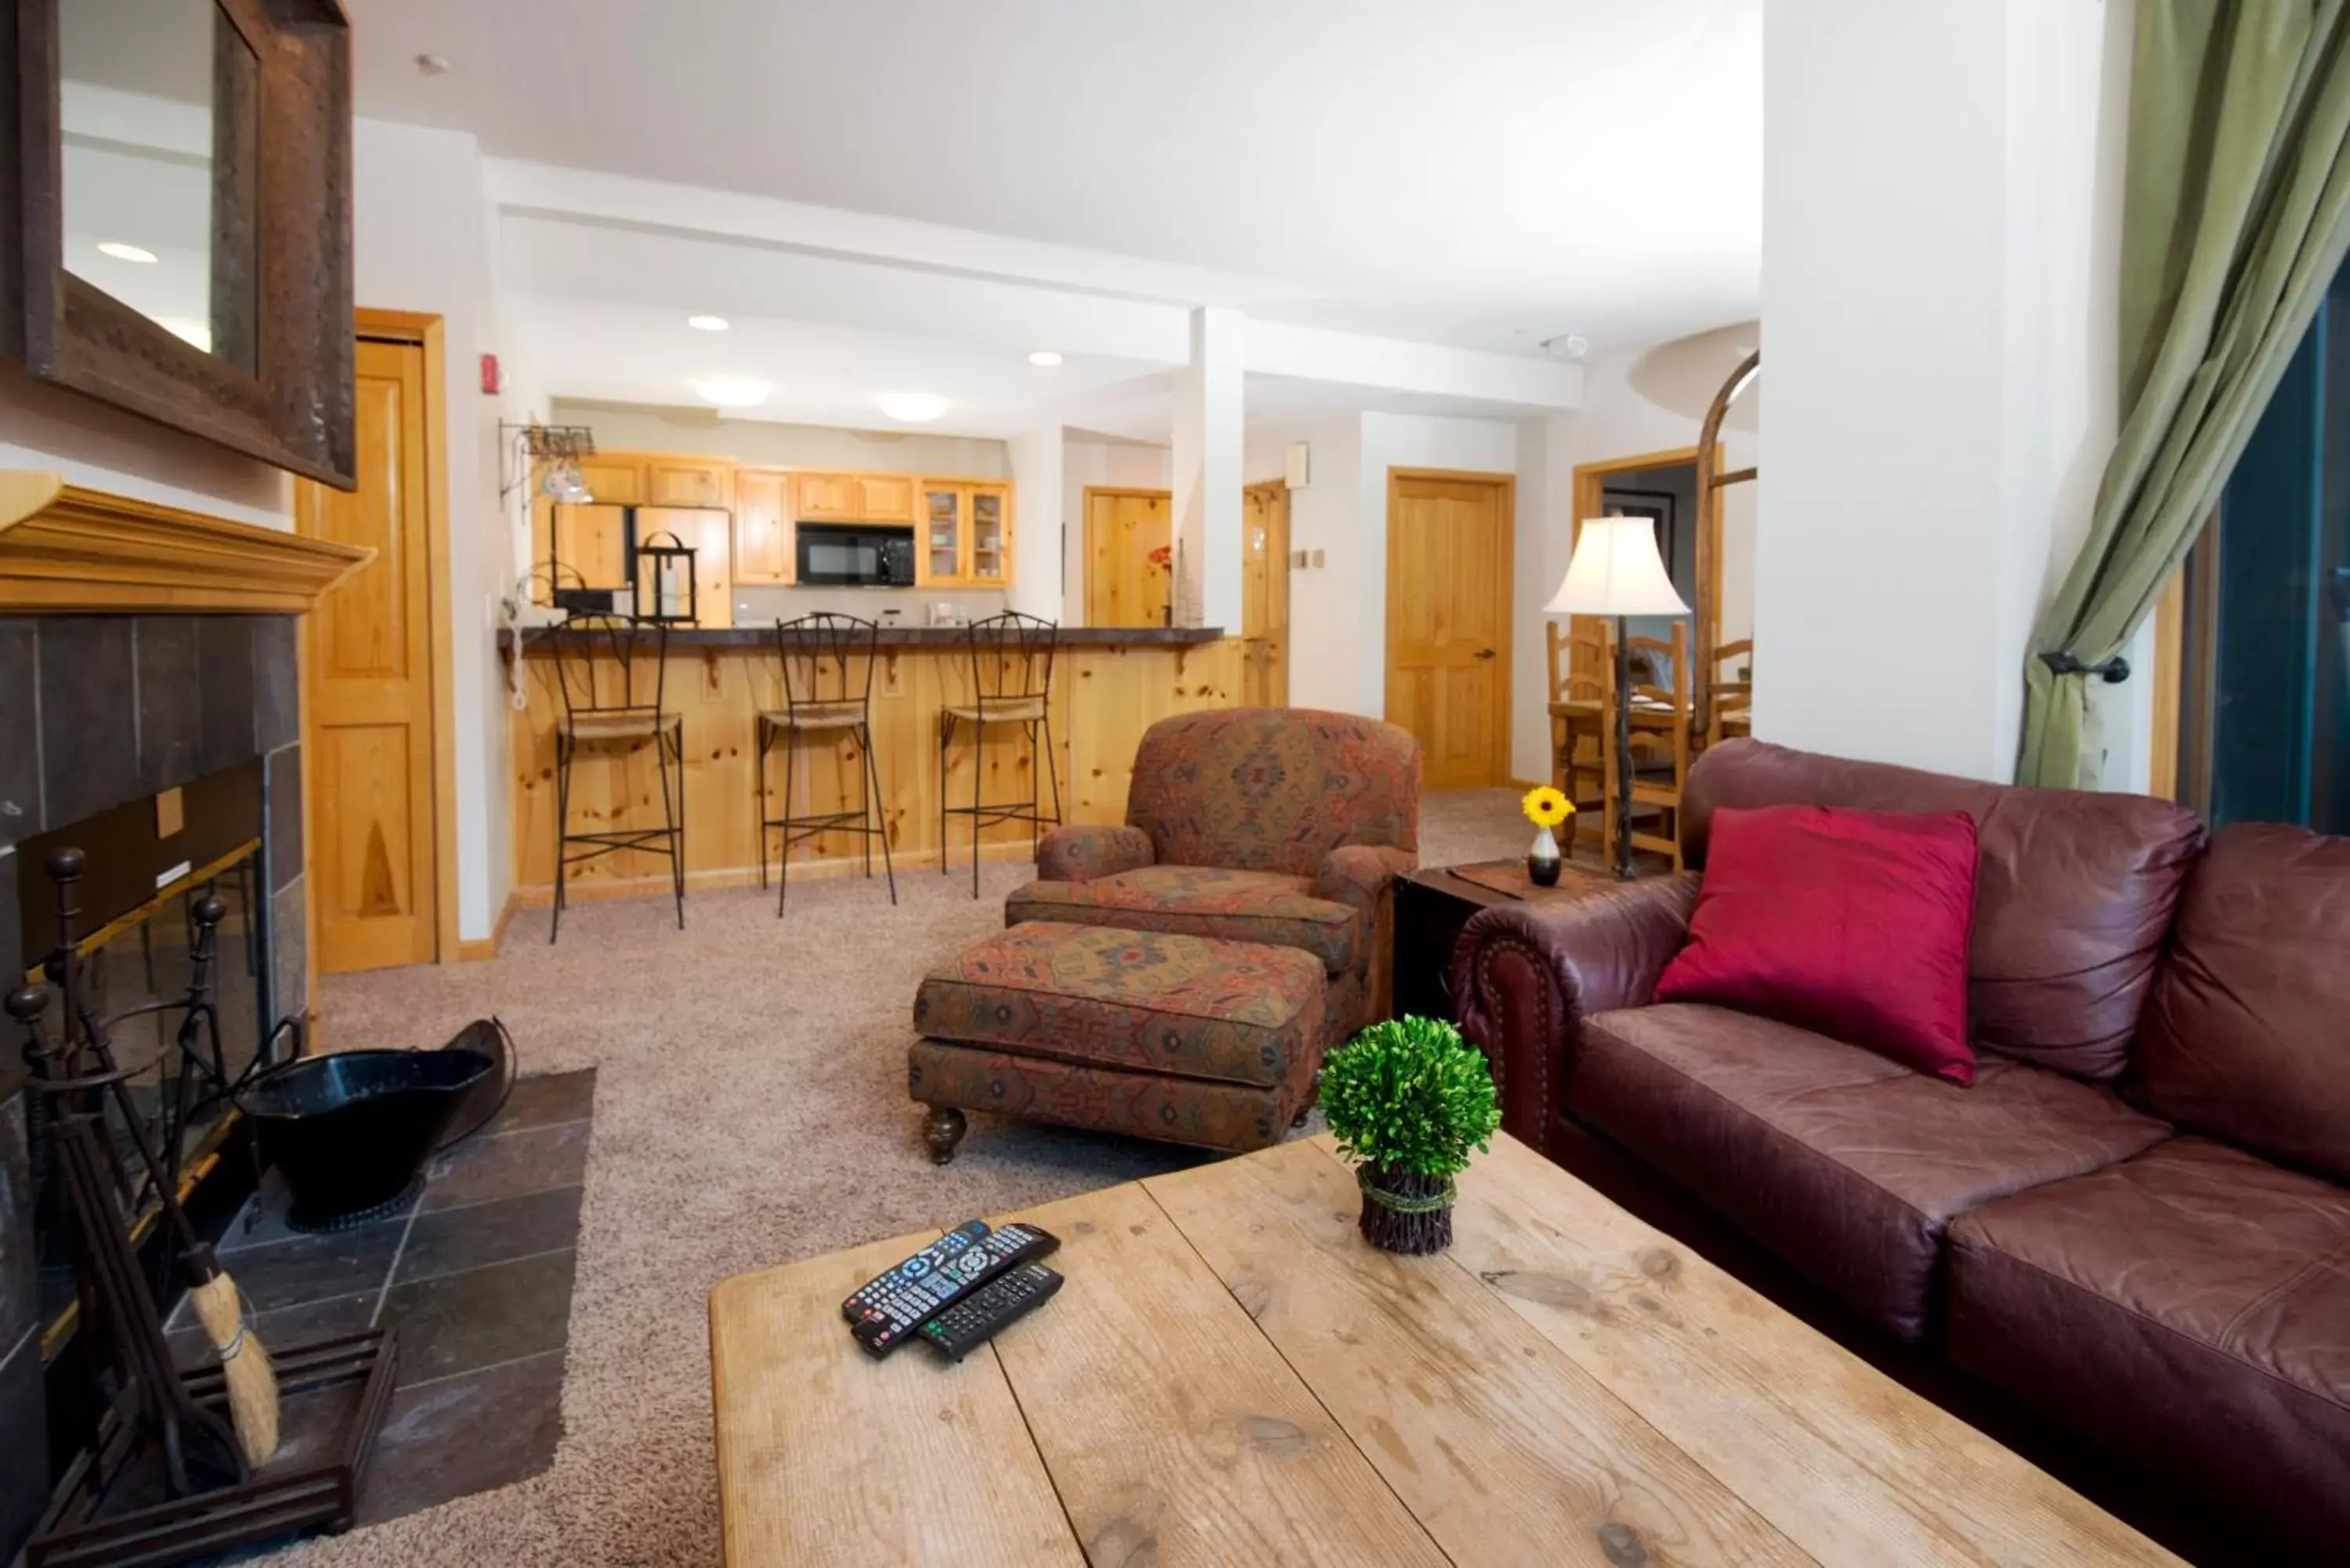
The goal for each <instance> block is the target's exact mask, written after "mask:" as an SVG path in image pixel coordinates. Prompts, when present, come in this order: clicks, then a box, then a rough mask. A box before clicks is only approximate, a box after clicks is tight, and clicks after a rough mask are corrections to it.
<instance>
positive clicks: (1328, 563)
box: [1258, 413, 1527, 718]
mask: <svg viewBox="0 0 2350 1568" xmlns="http://www.w3.org/2000/svg"><path fill="white" fill-rule="evenodd" d="M1286 439H1288V438H1286V437H1285V438H1284V444H1285V443H1286ZM1303 439H1304V440H1305V441H1306V442H1307V444H1308V446H1309V448H1310V449H1311V453H1312V456H1311V462H1312V465H1313V474H1312V483H1310V484H1308V485H1307V486H1306V487H1305V489H1303V490H1294V491H1292V492H1290V495H1289V535H1290V537H1289V544H1290V548H1291V549H1292V550H1293V551H1296V550H1304V551H1307V552H1312V551H1315V550H1319V551H1321V552H1322V553H1323V563H1324V564H1323V565H1322V566H1319V567H1314V566H1309V567H1306V568H1305V569H1303V570H1299V571H1294V572H1293V573H1292V575H1291V577H1290V585H1289V700H1290V701H1292V702H1293V703H1295V704H1296V705H1297V706H1299V707H1301V708H1333V709H1337V710H1339V711H1344V712H1349V713H1363V714H1367V715H1369V716H1371V717H1373V718H1384V717H1385V716H1386V713H1387V635H1388V470H1389V469H1390V468H1446V469H1460V470H1465V471H1469V472H1479V473H1507V474H1513V475H1516V474H1518V431H1517V427H1516V426H1514V425H1513V424H1510V423H1508V422H1506V421H1500V420H1461V419H1444V418H1438V417H1433V416H1429V415H1421V414H1386V413H1367V414H1358V415H1353V416H1350V417H1347V418H1344V419H1339V420H1333V421H1327V422H1326V423H1322V424H1318V425H1314V426H1310V427H1308V428H1307V429H1306V431H1305V432H1304V436H1303ZM1258 450H1259V452H1260V459H1259V461H1260V462H1262V461H1264V460H1263V455H1262V454H1263V452H1266V451H1269V450H1273V449H1272V448H1271V446H1270V443H1261V444H1260V446H1259V449H1258ZM1525 488H1526V487H1525V485H1524V483H1523V479H1522V480H1521V483H1520V486H1519V491H1520V494H1519V515H1520V517H1521V518H1523V515H1524V514H1525V510H1526V506H1527V501H1526V497H1525V494H1524V491H1525ZM1513 635H1514V633H1513Z"/></svg>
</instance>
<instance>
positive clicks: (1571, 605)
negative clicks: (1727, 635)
mask: <svg viewBox="0 0 2350 1568" xmlns="http://www.w3.org/2000/svg"><path fill="white" fill-rule="evenodd" d="M1689 612H1690V607H1689V606H1687V605H1685V604H1683V603H1681V597H1680V595H1679V594H1677V593H1675V592H1674V591H1673V580H1672V578H1670V577H1669V576H1666V575H1665V563H1664V562H1663V560H1661V559H1660V558H1659V556H1658V555H1657V527H1656V524H1653V523H1651V522H1650V521H1649V520H1648V519H1647V518H1646V517H1586V518H1585V519H1584V520H1583V532H1582V534H1581V535H1578V536H1577V537H1576V539H1575V558H1574V559H1573V560H1571V561H1569V562H1568V563H1567V564H1566V576H1565V577H1564V578H1563V579H1561V580H1560V582H1559V585H1558V592H1556V593H1555V594H1553V595H1552V596H1551V600H1550V603H1548V604H1546V605H1544V606H1543V613H1544V615H1610V616H1613V615H1687V614H1689Z"/></svg>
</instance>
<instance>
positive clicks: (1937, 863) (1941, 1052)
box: [1656, 805, 1975, 1086]
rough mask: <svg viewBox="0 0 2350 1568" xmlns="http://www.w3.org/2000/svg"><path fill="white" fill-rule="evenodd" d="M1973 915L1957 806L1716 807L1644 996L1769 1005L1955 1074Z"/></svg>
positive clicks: (1778, 1013)
mask: <svg viewBox="0 0 2350 1568" xmlns="http://www.w3.org/2000/svg"><path fill="white" fill-rule="evenodd" d="M1974 914H1975V825H1974V819H1973V818H1971V817H1970V816H1969V815H1967V814H1966V813H1964V812H1962V811H1949V812H1933V813H1921V814H1910V813H1905V812H1893V811H1840V810H1834V809H1831V808H1829V807H1826V806H1818V805H1773V806H1767V807H1764V808H1763V809H1762V810H1759V811H1738V810H1734V809H1728V808H1725V809H1723V810H1721V811H1717V812H1715V813H1714V814H1713V824H1712V828H1711V836H1710V838H1709V840H1708V843H1707V848H1706V859H1705V881H1704V883H1703V885H1702V886H1701V887H1700V888H1699V890H1698V898H1697V909H1696V910H1695V911H1694V912H1693V913H1692V914H1691V915H1690V934H1689V944H1688V945H1687V946H1686V947H1684V948H1682V949H1681V950H1680V951H1679V953H1678V954H1676V955H1675V956H1674V958H1673V961H1672V962H1671V963H1669V964H1668V965H1666V966H1665V972H1664V975H1663V977H1662V978H1661V979H1659V981H1657V995H1656V999H1657V1000H1658V1001H1659V1002H1713V1003H1714V1004H1716V1005H1717V1006H1721V1007H1731V1008H1735V1009H1737V1010H1738V1011H1739V1012H1752V1013H1759V1014H1761V1015H1762V1016H1763V1017H1765V1018H1775V1019H1777V1020H1779V1021H1780V1022H1781V1023H1793V1024H1796V1025H1799V1026H1801V1027H1803V1028H1805V1029H1810V1030H1814V1031H1816V1032H1817V1033H1822V1034H1825V1035H1828V1036H1830V1037H1831V1038H1833V1039H1837V1040H1842V1041H1845V1042H1846V1043H1847V1044H1853V1045H1860V1046H1865V1047H1866V1048H1867V1049H1868V1050H1871V1051H1874V1052H1876V1053H1877V1054H1879V1055H1882V1056H1888V1057H1890V1058H1892V1059H1893V1060H1894V1061H1896V1062H1898V1063H1900V1064H1902V1065H1904V1066H1907V1067H1914V1068H1915V1069H1917V1070H1918V1072H1920V1073H1930V1074H1932V1075H1934V1076H1935V1077H1938V1078H1946V1079H1948V1080H1949V1081H1950V1082H1951V1083H1953V1084H1957V1085H1961V1086H1965V1085H1971V1084H1972V1083H1973V1082H1974V1081H1975V1055H1974V1052H1973V1050H1972V1049H1971V1048H1970V1047H1969V1046H1968V1044H1967V934H1968V932H1969V931H1970V929H1972V927H1973V924H1974Z"/></svg>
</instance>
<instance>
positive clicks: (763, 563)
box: [734, 468, 792, 583]
mask: <svg viewBox="0 0 2350 1568" xmlns="http://www.w3.org/2000/svg"><path fill="white" fill-rule="evenodd" d="M734 580H735V581H736V582H738V583H788V582H790V581H791V580H792V531H791V524H790V523H789V521H788V516H787V514H786V511H785V476H784V475H783V474H780V473H777V472H773V471H772V470H760V469H749V468H746V469H744V470H743V472H740V473H738V474H736V475H735V476H734Z"/></svg>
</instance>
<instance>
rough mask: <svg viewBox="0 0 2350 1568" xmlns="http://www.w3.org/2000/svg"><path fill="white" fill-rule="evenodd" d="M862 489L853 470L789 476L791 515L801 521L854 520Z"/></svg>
mask: <svg viewBox="0 0 2350 1568" xmlns="http://www.w3.org/2000/svg"><path fill="white" fill-rule="evenodd" d="M863 500H864V492H863V491H862V490H860V489H859V488H858V483H857V475H855V474H853V473H795V474H794V475H792V515H793V516H794V517H795V518H796V519H797V520H798V521H800V522H802V523H856V522H859V521H862V519H861V518H860V517H859V515H858V507H859V505H860V504H861V503H862V502H863Z"/></svg>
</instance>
